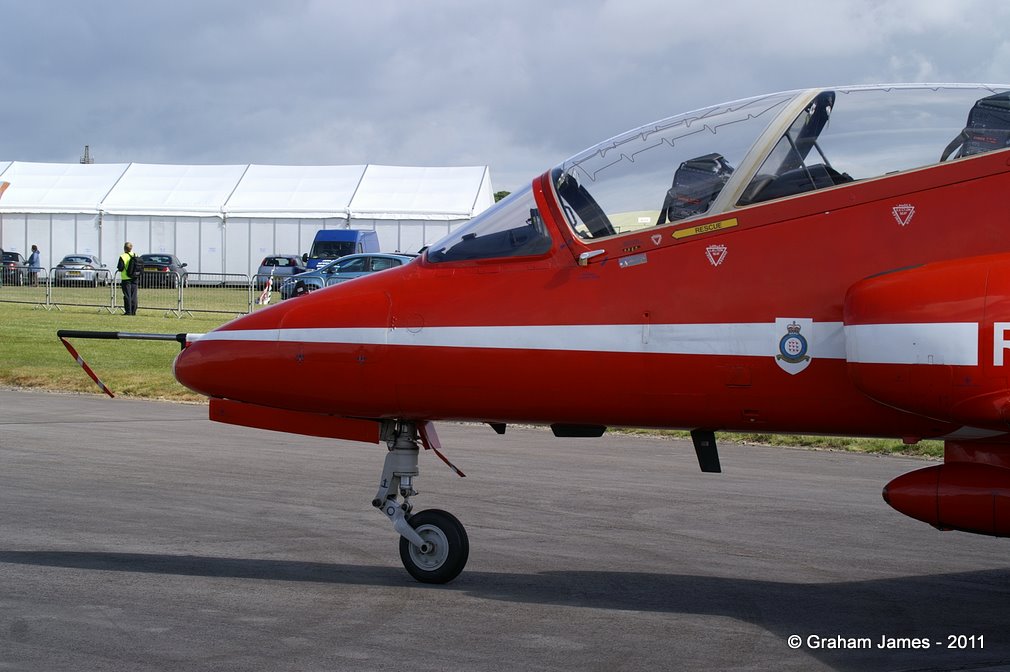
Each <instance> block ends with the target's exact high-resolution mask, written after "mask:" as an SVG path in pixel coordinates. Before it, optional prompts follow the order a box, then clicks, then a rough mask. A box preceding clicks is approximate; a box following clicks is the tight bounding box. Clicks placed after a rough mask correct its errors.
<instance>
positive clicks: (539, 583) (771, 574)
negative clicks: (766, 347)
mask: <svg viewBox="0 0 1010 672" xmlns="http://www.w3.org/2000/svg"><path fill="white" fill-rule="evenodd" d="M438 429H439V435H440V437H441V439H442V444H443V447H444V450H445V452H446V453H447V456H448V457H449V459H451V460H452V461H453V462H454V463H455V464H457V465H458V466H459V467H460V468H461V469H462V470H463V471H464V472H465V473H466V474H467V477H466V478H458V477H457V476H456V475H455V474H454V473H453V472H452V471H450V470H449V469H448V468H446V467H445V466H444V465H443V464H442V463H441V462H440V461H439V460H438V459H437V458H436V457H435V456H434V455H431V454H422V455H421V475H420V478H419V480H418V482H417V485H416V487H417V489H418V490H419V491H420V495H419V496H418V497H417V498H416V499H415V504H416V506H417V509H416V510H419V509H424V508H441V509H445V510H448V511H450V512H452V513H453V514H455V515H456V516H457V517H458V518H459V519H460V520H461V521H462V522H463V524H464V525H465V526H466V528H467V532H468V534H469V539H470V560H469V563H468V565H467V567H466V569H465V570H464V571H463V574H462V575H460V577H459V578H458V579H456V580H455V581H454V582H452V583H450V584H448V585H446V586H428V585H422V584H419V583H416V582H415V581H414V580H413V579H412V578H411V577H410V576H409V575H408V574H407V573H406V571H405V570H404V569H403V568H402V566H401V564H400V560H399V554H398V551H397V544H398V538H397V536H396V535H395V533H394V532H393V530H392V527H391V526H390V525H389V523H388V521H387V520H386V519H385V517H384V516H382V515H381V514H380V513H379V512H378V511H376V510H375V509H373V508H372V506H371V504H370V502H371V499H372V497H373V496H374V495H375V492H376V489H377V486H378V478H379V474H380V472H381V469H382V461H383V457H384V454H385V447H384V446H375V445H369V444H361V443H349V442H340V441H333V440H326V439H317V438H310V437H302V436H296V435H289V434H281V433H275V432H266V431H259V430H253V429H247V428H241V427H234V426H228V425H220V424H216V423H211V422H209V421H208V420H207V410H206V407H205V406H203V405H199V404H177V403H167V402H156V401H138V400H130V399H122V398H117V399H108V398H105V397H103V396H98V395H61V394H47V393H37V392H25V391H12V390H0V511H2V515H0V670H45V671H47V672H51V671H60V670H73V671H79V670H123V671H127V670H128V671H130V672H144V671H148V670H172V671H173V672H178V671H180V670H217V671H230V670H243V671H245V670H271V671H287V670H292V671H294V670H297V671H309V670H319V671H322V670H410V671H411V672H426V671H429V670H432V671H433V670H439V671H446V670H460V671H463V670H465V671H468V672H472V671H475V670H522V671H525V672H532V671H538V670H552V671H553V670H579V671H580V672H584V671H601V672H604V671H605V672H611V671H615V670H628V671H632V670H636V671H637V670H653V671H662V670H831V669H838V670H950V669H970V670H996V669H1000V670H1004V669H1005V670H1010V631H1008V630H1007V628H1006V627H1005V620H1006V614H1007V605H1008V604H1010V571H1008V569H1007V567H1008V564H1010V561H1008V550H1010V540H1001V539H993V538H987V537H979V536H974V535H969V534H964V533H957V532H939V531H937V530H934V529H932V528H930V527H929V526H927V525H924V524H922V523H919V522H917V521H914V520H912V519H909V518H906V517H904V516H902V515H901V514H899V513H897V512H895V511H893V510H891V509H890V507H888V506H887V505H886V504H885V503H884V502H883V500H882V499H881V496H880V491H881V488H882V487H883V486H884V484H885V483H887V482H888V481H889V480H890V479H892V478H894V477H895V476H897V475H899V474H901V473H904V472H907V471H911V470H913V469H916V468H918V467H922V466H927V464H926V463H925V462H923V461H921V460H916V459H911V458H895V457H879V456H870V455H858V454H848V453H841V452H821V451H806V450H796V449H782V448H769V447H761V446H742V445H733V444H729V443H723V445H721V450H720V452H721V458H722V466H723V471H724V473H722V474H703V473H701V472H700V471H699V468H698V464H697V461H696V458H695V456H694V451H693V449H692V448H691V446H690V444H689V443H687V442H684V441H678V440H671V439H668V438H661V437H652V436H635V435H622V434H613V433H608V434H606V435H605V436H604V437H602V438H599V439H558V438H555V437H553V436H552V435H551V434H550V432H549V431H545V430H542V429H537V428H514V427H509V429H508V431H507V432H506V434H505V435H504V436H498V435H496V434H495V433H494V432H493V431H492V430H491V429H490V428H489V427H486V426H481V425H463V424H452V423H443V424H440V425H439V426H438Z"/></svg>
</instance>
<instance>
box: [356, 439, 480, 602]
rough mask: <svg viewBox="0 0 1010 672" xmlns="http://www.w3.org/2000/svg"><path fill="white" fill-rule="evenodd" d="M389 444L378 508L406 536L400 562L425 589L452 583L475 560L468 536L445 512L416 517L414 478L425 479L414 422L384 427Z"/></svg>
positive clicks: (437, 511) (430, 440)
mask: <svg viewBox="0 0 1010 672" xmlns="http://www.w3.org/2000/svg"><path fill="white" fill-rule="evenodd" d="M433 431H434V430H433V429H431V428H427V429H426V430H425V434H424V442H425V445H426V446H428V445H429V443H430V442H432V440H433ZM383 438H385V439H386V442H387V445H388V446H389V452H388V453H386V461H385V464H384V466H383V469H382V480H381V481H380V482H379V491H378V492H377V493H376V495H375V499H373V500H372V505H373V506H374V507H375V508H377V509H379V510H380V511H382V513H384V514H385V515H386V517H387V518H389V521H390V522H391V523H392V524H393V528H394V529H395V530H396V531H397V532H398V533H399V534H400V559H401V560H402V561H403V566H404V568H405V569H406V570H407V572H408V573H409V574H410V575H411V576H413V577H414V578H415V579H417V580H418V581H420V582H421V583H448V582H449V581H452V580H453V579H455V578H456V577H457V576H459V573H460V572H462V571H463V567H464V566H466V561H467V558H468V557H469V556H470V541H469V539H468V538H467V536H466V530H465V529H464V528H463V525H462V523H460V522H459V520H457V519H456V517H455V516H453V515H452V514H451V513H448V512H446V511H442V510H440V509H428V510H427V511H420V512H418V513H416V514H414V515H411V509H412V508H413V504H411V502H410V498H411V497H413V496H414V495H416V494H417V491H416V490H414V478H415V477H416V476H417V475H418V473H419V470H418V467H417V456H418V453H419V452H420V451H419V448H418V445H417V442H418V432H417V427H416V426H415V425H414V424H413V423H408V422H404V423H399V422H396V423H388V424H387V425H385V426H384V427H383ZM435 441H437V439H435ZM436 452H437V449H436ZM443 459H444V458H443ZM456 471H457V473H461V472H459V470H456ZM461 475H462V474H461ZM400 497H402V498H403V499H402V501H401V500H400V499H399V498H400Z"/></svg>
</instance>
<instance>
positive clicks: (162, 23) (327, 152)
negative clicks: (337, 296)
mask: <svg viewBox="0 0 1010 672" xmlns="http://www.w3.org/2000/svg"><path fill="white" fill-rule="evenodd" d="M0 7H2V9H3V18H2V20H0V45H3V46H2V50H3V53H4V58H3V60H4V62H5V65H6V67H3V68H0V91H2V92H3V93H2V96H3V97H2V102H0V129H3V132H2V134H0V138H2V142H0V160H16V161H40V162H61V163H66V162H76V161H77V160H79V158H80V156H81V154H82V153H83V150H84V146H85V145H89V146H90V152H91V155H92V156H93V157H94V159H95V161H97V162H99V163H129V162H139V163H174V164H247V163H259V164H284V165H341V164H366V163H373V164H386V165H407V166H473V165H487V166H490V171H491V180H492V185H493V188H494V189H495V190H507V191H512V190H515V189H517V188H518V187H520V186H521V185H523V184H525V183H527V182H528V181H530V180H531V179H533V178H534V177H536V176H537V175H539V174H540V173H542V172H543V171H545V170H547V169H549V168H550V167H551V166H553V165H555V164H557V163H560V162H561V161H563V160H564V159H566V158H568V157H569V156H572V155H574V154H577V153H579V152H580V151H582V150H583V149H586V148H588V147H590V146H592V145H595V144H596V143H598V142H600V141H602V140H605V139H607V138H609V137H612V136H614V135H617V134H619V133H621V132H623V131H626V130H629V129H632V128H635V127H638V126H640V125H643V124H645V123H648V122H650V121H654V120H657V119H660V118H663V117H667V116H671V115H673V114H678V113H681V112H686V111H689V110H693V109H696V108H699V107H703V106H707V105H711V104H716V103H721V102H726V101H730V100H735V99H739V98H744V97H748V96H753V95H758V94H763V93H770V92H775V91H784V90H790V89H797V88H805V87H812V86H830V85H844V84H876V83H882V82H990V83H1003V84H1006V83H1010V3H1005V2H993V1H992V0H987V1H985V2H982V1H975V0H947V1H943V0H892V1H887V0H877V1H871V0H838V1H837V2H831V3H827V2H818V1H815V0H810V1H809V2H805V1H802V0H799V1H797V0H792V1H790V2H783V1H780V0H761V1H756V0H721V1H718V2H699V1H697V0H696V1H694V2H683V1H681V0H556V1H553V2H551V1H550V0H510V1H509V2H505V3H502V2H490V1H484V0H368V1H367V2H364V1H361V2H358V1H351V0H276V1H267V0H172V1H171V2H143V1H142V2H137V1H136V0H88V1H87V2H81V1H80V0H37V1H36V2H21V1H18V0H0Z"/></svg>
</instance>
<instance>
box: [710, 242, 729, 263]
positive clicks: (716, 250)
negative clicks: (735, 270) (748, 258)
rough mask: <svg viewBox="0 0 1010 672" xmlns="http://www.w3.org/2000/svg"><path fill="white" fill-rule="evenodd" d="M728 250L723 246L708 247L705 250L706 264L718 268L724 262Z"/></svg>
mask: <svg viewBox="0 0 1010 672" xmlns="http://www.w3.org/2000/svg"><path fill="white" fill-rule="evenodd" d="M728 249H729V248H727V247H726V246H725V245H709V246H708V247H706V248H705V256H706V257H708V263H710V264H712V265H713V266H718V265H719V264H721V263H722V262H723V261H725V260H726V252H727V250H728Z"/></svg>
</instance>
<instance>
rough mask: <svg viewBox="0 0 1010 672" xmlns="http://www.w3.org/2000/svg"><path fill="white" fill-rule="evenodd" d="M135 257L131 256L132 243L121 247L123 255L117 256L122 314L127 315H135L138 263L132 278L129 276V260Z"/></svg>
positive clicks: (135, 265) (138, 273)
mask: <svg viewBox="0 0 1010 672" xmlns="http://www.w3.org/2000/svg"><path fill="white" fill-rule="evenodd" d="M135 256H137V255H135V254H133V243H126V244H125V245H123V253H122V254H121V255H119V264H117V265H116V270H117V271H119V285H120V286H121V287H122V288H123V312H124V313H126V314H127V315H136V314H137V281H138V280H139V279H140V278H139V276H140V263H139V261H140V260H139V259H138V260H137V261H138V263H136V264H134V267H135V273H136V274H137V275H136V276H134V277H131V276H130V274H129V270H130V259H131V258H132V257H135Z"/></svg>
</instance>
